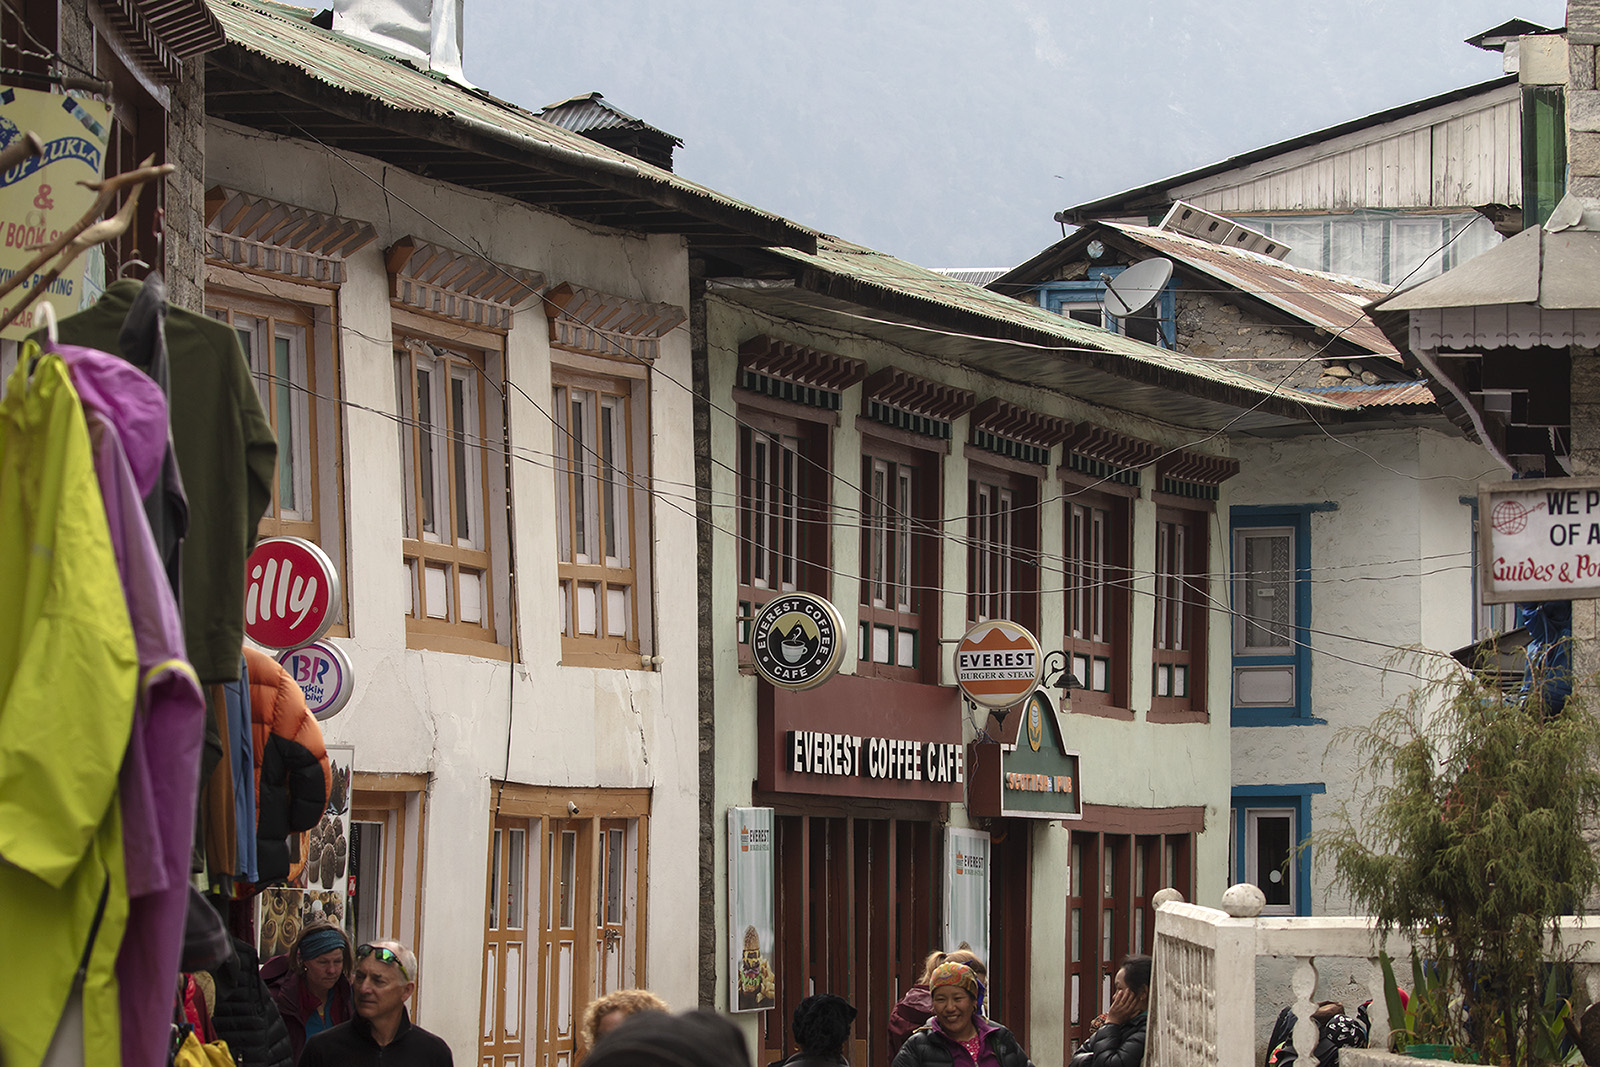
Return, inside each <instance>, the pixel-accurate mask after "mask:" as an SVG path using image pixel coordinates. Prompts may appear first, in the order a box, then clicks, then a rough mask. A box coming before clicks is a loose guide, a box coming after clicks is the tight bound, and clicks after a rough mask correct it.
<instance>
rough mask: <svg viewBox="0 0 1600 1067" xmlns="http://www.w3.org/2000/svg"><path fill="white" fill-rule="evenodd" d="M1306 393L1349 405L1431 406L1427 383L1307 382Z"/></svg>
mask: <svg viewBox="0 0 1600 1067" xmlns="http://www.w3.org/2000/svg"><path fill="white" fill-rule="evenodd" d="M1304 389H1305V391H1306V392H1308V393H1315V394H1317V395H1318V396H1325V397H1327V398H1329V399H1330V400H1339V401H1343V402H1344V403H1346V404H1349V405H1351V406H1352V407H1358V408H1374V407H1433V406H1434V404H1435V400H1434V396H1433V390H1432V389H1430V388H1428V383H1427V382H1381V383H1379V384H1378V385H1361V384H1356V385H1308V386H1305V387H1304Z"/></svg>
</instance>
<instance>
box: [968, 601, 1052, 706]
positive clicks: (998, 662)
mask: <svg viewBox="0 0 1600 1067" xmlns="http://www.w3.org/2000/svg"><path fill="white" fill-rule="evenodd" d="M1040 660H1041V656H1040V654H1039V642H1038V641H1037V640H1035V639H1034V636H1033V634H1031V633H1029V632H1028V631H1027V629H1025V628H1024V627H1021V626H1018V625H1017V624H1016V623H1014V622H1010V621H1008V620H1006V619H991V620H989V621H988V622H980V623H978V625H976V626H974V627H973V628H972V629H970V630H968V631H967V634H966V636H965V637H963V638H962V639H961V643H960V644H959V645H957V646H956V654H955V669H956V685H958V686H960V687H961V691H962V692H963V693H965V694H966V695H967V699H968V700H970V701H972V702H973V703H974V704H977V705H980V706H981V707H985V708H1009V707H1012V706H1013V705H1016V704H1020V703H1021V702H1022V701H1024V700H1026V699H1028V694H1029V693H1032V692H1033V689H1034V687H1035V686H1036V685H1038V684H1039V671H1040V668H1041V666H1042V665H1041V663H1040Z"/></svg>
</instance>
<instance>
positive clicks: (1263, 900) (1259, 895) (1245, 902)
mask: <svg viewBox="0 0 1600 1067" xmlns="http://www.w3.org/2000/svg"><path fill="white" fill-rule="evenodd" d="M1266 906H1267V895H1266V894H1265V893H1263V892H1262V891H1261V890H1260V888H1259V887H1257V886H1253V885H1251V884H1250V883H1248V882H1240V883H1239V884H1238V885H1230V886H1229V887H1228V888H1227V890H1226V891H1225V892H1224V893H1223V894H1222V910H1223V911H1225V912H1227V913H1228V914H1229V915H1231V916H1233V917H1234V918H1235V919H1253V918H1255V917H1256V916H1257V915H1260V914H1261V911H1262V909H1263V908H1265V907H1266Z"/></svg>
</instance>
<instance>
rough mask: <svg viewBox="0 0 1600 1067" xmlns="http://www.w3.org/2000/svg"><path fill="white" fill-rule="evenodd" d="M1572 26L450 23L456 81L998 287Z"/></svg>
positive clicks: (831, 15)
mask: <svg viewBox="0 0 1600 1067" xmlns="http://www.w3.org/2000/svg"><path fill="white" fill-rule="evenodd" d="M1511 18H1523V19H1527V20H1528V21H1531V22H1535V23H1538V24H1540V25H1543V26H1551V27H1554V26H1560V25H1561V24H1562V23H1563V22H1564V20H1565V6H1564V4H1563V3H1562V0H1320V2H1317V3H1307V2H1303V0H1111V2H1107V0H967V2H964V3H957V2H952V0H914V2H912V0H804V2H797V0H584V2H581V3H553V2H551V0H466V5H465V44H464V53H465V68H466V75H467V77H468V78H469V79H470V80H472V81H473V82H475V83H477V84H478V85H480V86H482V87H483V88H484V89H486V90H488V91H490V92H492V93H494V94H496V95H497V96H500V97H503V98H505V99H507V100H510V101H512V102H513V103H516V104H519V105H522V106H523V107H528V108H532V109H537V108H539V107H542V106H545V105H547V104H552V103H555V102H557V101H559V100H564V99H566V98H567V97H570V96H575V95H578V94H581V93H588V92H592V91H598V92H600V93H603V94H604V95H605V98H606V100H607V101H608V102H610V103H612V104H614V105H616V106H617V107H619V108H621V109H622V110H623V111H626V112H628V113H630V114H632V115H635V116H637V117H639V118H641V119H644V120H645V121H647V122H649V123H651V124H652V125H654V126H657V127H660V128H661V129H664V130H667V131H668V132H670V133H673V134H676V135H677V136H678V137H681V138H682V139H683V141H684V146H683V147H682V148H680V149H678V151H677V154H676V156H675V157H674V169H675V170H676V171H677V172H678V173H680V174H682V175H684V176H686V177H688V178H691V179H693V180H695V181H698V182H701V183H702V184H705V185H709V186H711V187H712V188H714V189H717V190H718V191H720V192H722V193H725V194H728V195H730V196H735V197H738V198H739V199H741V200H744V201H747V202H748V203H751V204H754V205H756V206H757V207H760V208H764V209H766V210H768V211H773V212H776V213H778V214H780V215H784V216H786V217H788V218H791V219H794V220H795V221H797V222H801V223H804V224H805V225H807V226H811V227H814V228H816V229H819V230H822V231H824V232H826V233H830V234H833V235H835V236H838V237H842V238H845V239H847V240H851V241H855V242H858V243H861V244H865V245H869V246H871V247H873V248H876V249H879V250H880V251H884V252H888V253H891V254H893V255H896V256H900V257H902V258H904V259H908V260H910V261H912V262H914V263H920V264H922V265H924V266H929V267H967V266H994V267H1000V266H1012V265H1015V264H1017V263H1019V262H1021V261H1022V260H1024V259H1026V258H1028V257H1029V256H1031V255H1033V254H1034V253H1035V252H1038V251H1039V250H1040V249H1042V248H1044V247H1046V246H1047V245H1049V244H1050V243H1052V242H1053V241H1056V240H1058V239H1059V238H1060V237H1061V227H1060V226H1059V224H1057V223H1056V222H1055V221H1054V219H1053V217H1052V216H1053V215H1054V214H1055V213H1056V212H1057V211H1059V210H1061V209H1062V208H1065V207H1069V206H1072V205H1075V204H1079V203H1083V202H1084V201H1087V200H1092V199H1096V198H1098V197H1101V196H1105V195H1108V194H1111V193H1115V192H1119V191H1121V190H1123V189H1128V188H1131V187H1134V186H1138V185H1143V184H1145V183H1147V182H1152V181H1156V180H1159V179H1161V178H1164V177H1168V176H1170V175H1173V174H1178V173H1181V172H1183V171H1187V170H1191V169H1193V168H1195V167H1199V166H1204V165H1205V164H1207V163H1212V162H1215V161H1217V160H1220V159H1225V158H1227V157H1229V156H1232V155H1236V154H1238V153H1240V152H1244V151H1248V150H1250V149H1252V148H1257V147H1260V146H1262V145H1267V144H1271V143H1273V142H1275V141H1281V140H1284V139H1286V138H1289V137H1294V136H1297V135H1299V134H1302V133H1308V132H1311V131H1314V130H1318V129H1321V128H1323V127H1326V126H1330V125H1333V124H1335V123H1339V122H1344V121H1347V120H1349V119H1354V118H1359V117H1361V116H1363V115H1367V114H1370V113H1372V112H1374V111H1380V110H1383V109H1385V108H1389V107H1394V106H1397V105H1400V104H1404V103H1408V102H1410V101H1412V100H1418V99H1422V98H1424V97H1427V96H1431V95H1434V94H1436V93H1442V92H1446V91H1448V90H1450V89H1454V88H1458V87H1460V86H1464V85H1471V84H1474V83H1476V82H1481V81H1486V80H1488V79H1491V78H1495V77H1498V76H1499V75H1500V74H1501V67H1500V63H1501V57H1500V55H1499V54H1498V53H1493V52H1484V51H1481V50H1479V49H1476V48H1473V47H1471V46H1470V45H1467V44H1464V43H1462V42H1463V39H1464V38H1466V37H1469V36H1472V35H1473V34H1476V33H1479V32H1481V31H1483V30H1486V29H1489V28H1491V27H1493V26H1497V25H1499V24H1500V23H1502V22H1504V21H1506V20H1507V19H1511Z"/></svg>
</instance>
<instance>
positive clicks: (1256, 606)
mask: <svg viewBox="0 0 1600 1067" xmlns="http://www.w3.org/2000/svg"><path fill="white" fill-rule="evenodd" d="M1243 547H1244V553H1243V555H1244V581H1243V587H1244V603H1243V604H1241V605H1240V606H1239V607H1240V610H1241V612H1242V618H1243V629H1244V637H1243V640H1244V647H1245V649H1254V650H1269V649H1285V650H1287V649H1289V648H1292V647H1293V640H1292V630H1293V627H1294V620H1293V610H1294V583H1293V579H1294V570H1293V565H1292V562H1291V547H1292V541H1291V537H1290V535H1289V534H1288V533H1287V532H1282V533H1270V534H1245V535H1244V537H1243Z"/></svg>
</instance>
